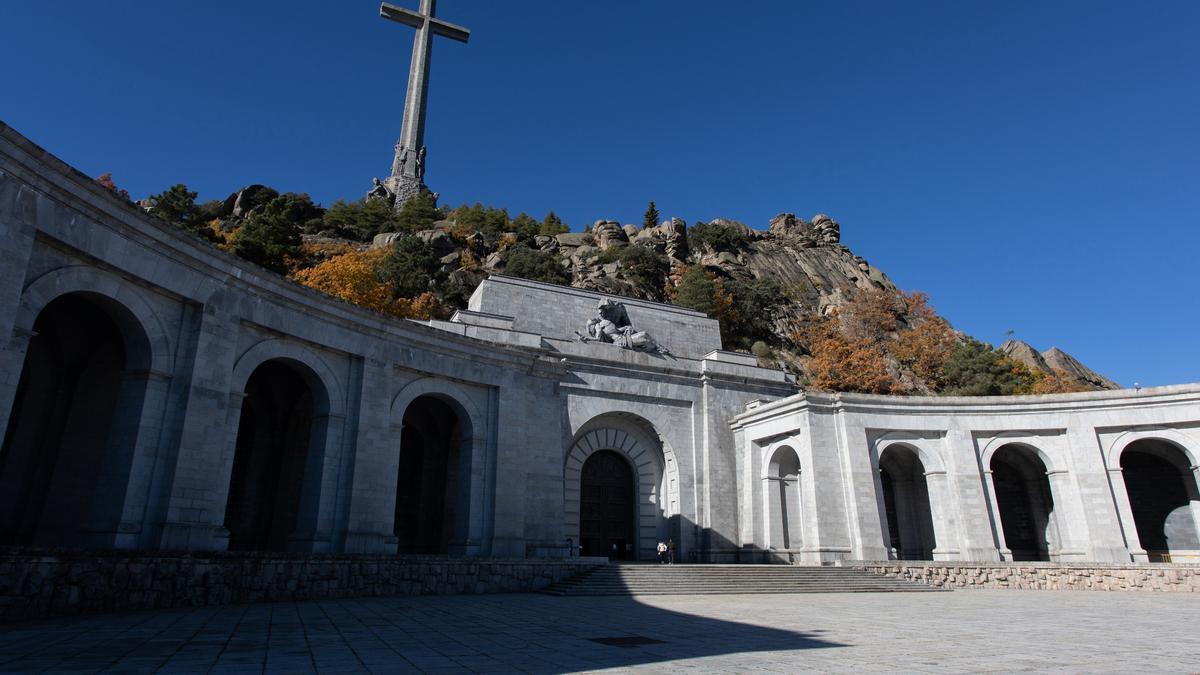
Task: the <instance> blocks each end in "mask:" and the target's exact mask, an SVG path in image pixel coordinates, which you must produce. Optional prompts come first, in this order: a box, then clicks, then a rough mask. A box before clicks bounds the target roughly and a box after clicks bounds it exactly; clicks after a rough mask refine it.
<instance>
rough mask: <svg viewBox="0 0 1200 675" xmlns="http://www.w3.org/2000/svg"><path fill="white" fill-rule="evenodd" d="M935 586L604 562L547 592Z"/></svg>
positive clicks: (873, 577) (763, 569)
mask: <svg viewBox="0 0 1200 675" xmlns="http://www.w3.org/2000/svg"><path fill="white" fill-rule="evenodd" d="M938 590H940V589H936V588H932V587H930V586H926V585H924V584H919V583H916V582H912V581H903V580H900V579H893V578H891V577H885V576H880V575H877V574H872V573H871V572H867V571H864V570H858V569H853V568H849V567H804V566H796V565H658V564H628V563H627V564H610V565H604V566H600V567H596V568H595V569H593V570H590V571H587V572H584V573H583V574H579V575H576V576H574V577H570V578H568V579H563V580H560V581H558V582H556V583H554V584H552V585H551V586H548V587H547V588H546V589H545V590H544V592H546V593H549V594H551V595H718V594H734V593H890V592H929V591H938Z"/></svg>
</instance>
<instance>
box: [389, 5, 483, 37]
mask: <svg viewBox="0 0 1200 675" xmlns="http://www.w3.org/2000/svg"><path fill="white" fill-rule="evenodd" d="M379 16H382V17H383V18H385V19H390V20H392V21H395V22H396V23H402V24H404V25H406V26H412V27H413V28H420V27H422V26H424V25H425V20H426V19H428V20H429V28H430V29H431V30H433V34H434V35H440V36H442V37H448V38H450V39H451V40H457V41H459V42H466V41H467V40H469V39H470V38H471V31H470V30H468V29H466V28H463V27H462V26H456V25H454V24H452V23H448V22H446V21H442V20H441V19H436V18H434V17H427V16H425V15H424V14H421V13H420V12H414V11H412V10H411V9H405V8H403V7H397V6H395V5H393V4H391V3H389V2H385V3H382V4H380V5H379Z"/></svg>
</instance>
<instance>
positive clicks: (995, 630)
mask: <svg viewBox="0 0 1200 675" xmlns="http://www.w3.org/2000/svg"><path fill="white" fill-rule="evenodd" d="M1198 626H1200V604H1198V603H1197V602H1196V601H1195V598H1192V597H1189V596H1185V595H1167V594H1161V595H1160V594H1149V593H1104V592H1079V591H1061V592H1056V591H1003V590H968V591H956V592H954V593H930V594H924V593H921V594H908V593H879V594H864V593H847V594H836V593H831V594H803V595H753V596H749V595H732V596H731V595H722V596H645V597H640V598H630V597H583V598H569V597H551V596H545V595H525V594H517V595H487V596H435V597H400V598H365V599H353V600H331V601H323V602H304V603H278V604H260V605H245V606H233V607H206V608H197V609H180V610H166V611H160V612H137V613H129V614H122V615H102V616H91V617H83V618H67V619H53V620H47V621H38V622H33V623H27V624H16V625H14V624H9V625H5V626H2V627H0V671H2V672H41V671H49V672H108V673H147V672H164V673H196V672H210V673H313V672H320V673H361V672H379V673H392V672H413V673H416V672H433V673H459V672H461V673H492V672H494V673H506V672H527V673H553V672H570V671H605V672H625V671H659V672H661V671H667V670H670V671H687V672H737V673H748V672H752V673H793V672H797V671H838V672H850V671H855V672H860V671H866V672H895V671H906V672H917V671H922V672H980V671H988V672H1007V671H1055V672H1099V671H1103V672H1147V671H1154V672H1193V673H1194V672H1197V671H1200V631H1198V630H1197V627H1198ZM614 637H627V638H628V637H643V638H650V639H651V640H656V641H659V642H658V643H655V644H644V645H641V646H611V645H608V644H602V643H598V642H595V641H593V639H594V638H614Z"/></svg>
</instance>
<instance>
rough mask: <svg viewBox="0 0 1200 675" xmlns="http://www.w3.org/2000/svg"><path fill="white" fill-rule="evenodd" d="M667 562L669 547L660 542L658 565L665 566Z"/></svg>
mask: <svg viewBox="0 0 1200 675" xmlns="http://www.w3.org/2000/svg"><path fill="white" fill-rule="evenodd" d="M666 562H667V545H666V544H664V543H662V542H661V541H660V542H658V564H659V565H662V564H665V563H666Z"/></svg>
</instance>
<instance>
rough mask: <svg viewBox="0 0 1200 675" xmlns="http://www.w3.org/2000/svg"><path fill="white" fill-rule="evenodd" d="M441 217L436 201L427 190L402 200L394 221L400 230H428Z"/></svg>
mask: <svg viewBox="0 0 1200 675" xmlns="http://www.w3.org/2000/svg"><path fill="white" fill-rule="evenodd" d="M441 219H442V212H441V211H439V210H438V208H437V203H436V202H434V200H433V195H431V194H429V193H428V192H422V193H420V194H418V195H417V196H415V197H413V198H412V199H409V200H408V201H406V202H404V205H403V206H401V207H400V210H399V211H398V212H397V213H396V221H395V222H396V225H397V227H398V228H399V229H401V230H407V231H409V232H417V231H420V230H428V229H429V228H431V227H433V224H434V223H436V222H437V221H439V220H441Z"/></svg>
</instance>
